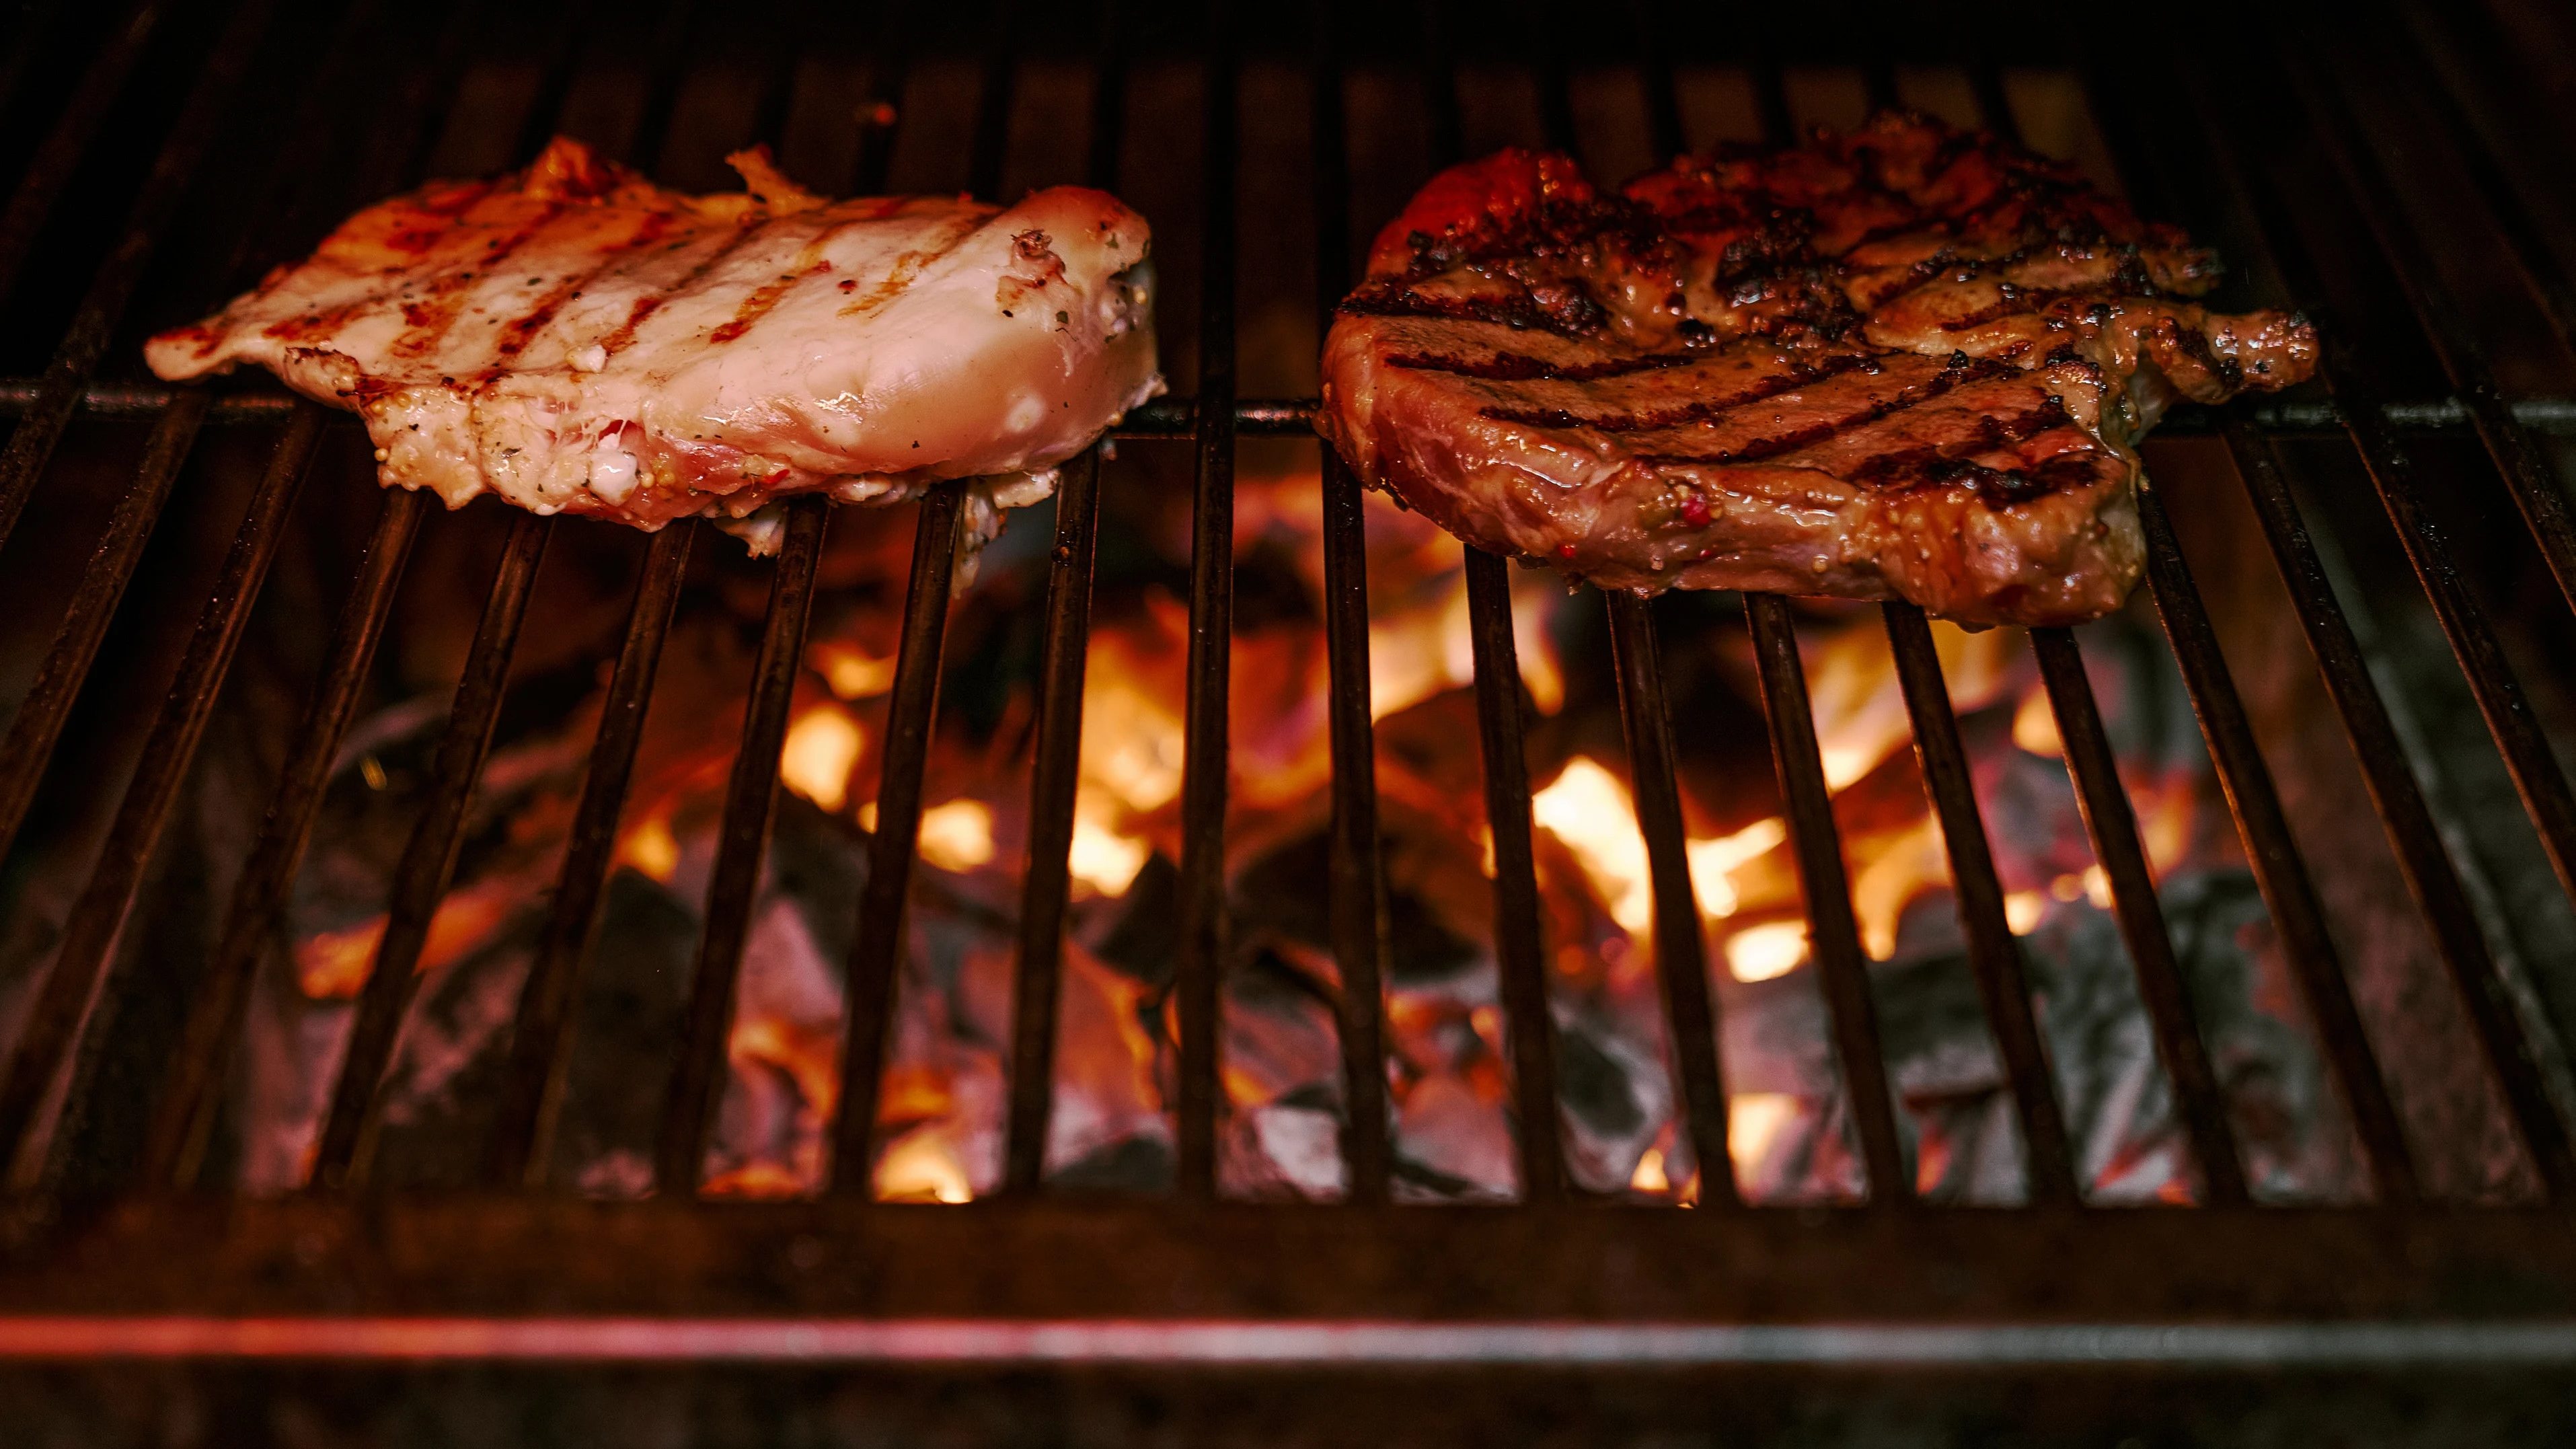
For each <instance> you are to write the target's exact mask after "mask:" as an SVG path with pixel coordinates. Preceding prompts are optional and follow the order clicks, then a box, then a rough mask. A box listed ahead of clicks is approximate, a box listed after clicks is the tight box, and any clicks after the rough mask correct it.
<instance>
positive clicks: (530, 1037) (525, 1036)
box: [484, 0, 796, 1186]
mask: <svg viewBox="0 0 2576 1449" xmlns="http://www.w3.org/2000/svg"><path fill="white" fill-rule="evenodd" d="M690 13H693V5H690V0H677V3H675V5H672V8H670V10H667V13H665V18H662V26H659V31H657V36H654V49H652V54H654V64H652V77H649V83H647V88H644V111H641V119H639V121H636V129H634V134H631V137H629V139H626V157H629V160H631V162H639V165H644V168H647V170H662V168H665V165H667V162H670V119H672V116H675V113H677V106H680V88H683V85H685V80H688V75H685V64H683V62H680V57H683V44H685V39H688V18H690ZM781 54H791V46H786V41H781V44H778V46H775V54H773V57H770V64H768V67H762V80H760V93H757V95H755V101H752V139H755V142H760V144H775V142H778V139H781V131H783V126H786V106H788V88H791V85H793V80H796V77H793V64H786V67H781V64H778V57H781ZM696 534H698V523H696V521H693V518H680V521H675V523H670V526H665V529H662V531H657V534H654V536H652V544H649V547H647V549H644V570H641V575H639V580H636V601H634V608H631V611H629V616H626V642H623V645H621V647H618V663H616V668H613V670H611V676H608V696H605V699H603V701H600V727H598V735H595V737H592V745H590V768H587V773H585V779H582V799H580V804H577V807H574V820H572V830H569V835H567V841H564V864H562V869H559V874H556V887H554V902H551V908H549V913H546V933H544V938H541V944H538V954H536V959H533V962H531V964H528V980H526V982H520V995H518V1011H515V1013H513V1026H510V1047H507V1052H510V1060H507V1067H505V1075H502V1085H500V1098H497V1109H495V1114H492V1129H489V1137H487V1140H484V1181H487V1183H492V1186H541V1183H544V1178H546V1160H549V1152H551V1145H554V1114H556V1109H559V1104H562V1091H564V1070H567V1065H569V1049H572V1016H574V1003H577V1000H580V990H582V975H585V969H587V964H590V951H592V944H595V938H598V928H600V905H603V900H605V887H608V871H611V869H616V835H618V822H621V817H623V815H626V792H629V784H631V779H634V763H636V750H639V748H641V743H644V717H647V712H649V706H652V683H654V673H657V670H659V665H662V645H665V642H667V637H670V621H672V611H675V606H677V598H680V583H683V578H685V575H688V549H690V544H693V541H696Z"/></svg>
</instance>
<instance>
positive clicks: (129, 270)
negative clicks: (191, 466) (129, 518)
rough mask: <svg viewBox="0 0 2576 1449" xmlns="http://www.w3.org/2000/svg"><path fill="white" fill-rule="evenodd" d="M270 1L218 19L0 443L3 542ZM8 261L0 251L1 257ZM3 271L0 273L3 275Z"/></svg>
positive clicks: (189, 175)
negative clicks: (220, 27) (65, 325)
mask: <svg viewBox="0 0 2576 1449" xmlns="http://www.w3.org/2000/svg"><path fill="white" fill-rule="evenodd" d="M274 8H275V7H274V3H273V0H251V3H249V4H247V5H244V6H243V7H242V8H241V9H240V10H239V11H236V12H235V13H234V15H233V17H232V20H231V21H230V22H229V23H228V24H227V25H226V26H225V27H224V33H223V38H222V39H221V40H220V41H219V42H217V44H216V46H215V49H214V51H213V52H212V53H211V54H210V55H209V56H208V57H207V61H206V66H205V69H204V70H203V71H201V72H199V74H198V78H197V83H196V84H195V85H194V86H192V87H190V88H189V91H188V100H187V103H186V105H185V106H184V107H182V108H181V110H180V112H179V118H178V120H177V121H175V122H173V123H172V126H171V130H170V139H169V140H168V141H167V142H165V143H164V144H163V145H162V148H161V152H160V154H159V155H158V156H157V157H156V158H154V160H153V163H152V172H151V175H150V176H148V177H147V178H146V179H145V180H144V183H143V187H142V189H141V190H140V191H138V192H137V193H136V194H135V197H134V201H133V204H132V205H131V206H130V207H129V208H128V210H127V212H126V216H125V228H124V231H123V232H122V233H121V234H119V236H118V238H117V242H116V246H115V248H114V249H113V250H111V251H110V252H109V253H108V256H107V260H106V261H105V262H103V263H101V264H100V265H99V269H98V272H97V274H96V275H95V276H94V277H92V278H91V280H90V285H89V291H88V292H87V293H86V294H85V295H84V296H83V297H82V298H81V304H80V310H79V311H78V312H76V313H75V314H73V317H72V324H71V326H70V328H69V329H67V330H66V331H65V332H64V334H63V339H62V341H61V342H60V343H58V344H57V345H56V346H55V348H54V355H53V360H52V361H51V362H49V363H48V364H47V365H46V367H45V376H44V379H43V382H42V384H41V386H40V389H39V391H38V393H37V396H36V400H35V402H34V404H33V405H31V406H30V407H29V408H28V409H27V412H26V415H25V416H24V417H22V418H20V419H19V422H18V427H17V430H16V431H15V432H12V433H11V434H10V435H9V444H8V447H7V448H6V449H5V450H0V543H5V542H7V541H8V538H9V534H10V532H11V530H13V529H14V528H16V527H17V523H18V514H19V512H20V510H22V509H24V508H25V507H26V505H27V499H28V497H29V496H30V495H31V494H33V493H34V492H35V489H36V480H37V479H38V478H39V477H41V476H43V474H44V471H45V464H46V463H48V462H49V461H51V460H52V458H53V456H54V445H55V444H56V443H58V442H60V441H61V440H62V436H63V430H64V429H65V428H66V427H69V426H70V425H71V420H72V414H73V413H74V412H75V411H76V410H78V409H79V407H80V403H81V392H82V389H83V386H84V385H85V384H86V383H87V382H88V381H89V379H90V374H92V373H93V372H96V371H97V370H98V364H99V361H100V359H101V358H103V357H105V356H106V355H107V344H108V339H109V334H110V333H111V332H112V331H113V330H114V328H115V326H116V323H117V320H118V319H119V318H121V317H123V316H124V315H125V307H126V304H127V303H128V302H131V301H132V300H133V299H134V292H135V289H136V288H137V287H139V286H141V285H142V283H143V273H144V269H145V268H146V267H148V266H149V265H151V261H152V252H153V248H154V246H155V245H156V244H157V243H158V242H159V241H160V234H161V232H162V231H163V230H164V229H166V228H167V227H168V226H169V225H170V222H171V220H172V219H173V218H174V217H175V216H176V215H177V213H178V210H179V203H180V201H181V200H182V199H184V197H185V196H186V194H187V191H188V184H189V182H190V181H192V180H193V179H194V178H195V176H196V174H197V167H198V165H199V164H200V163H202V162H203V161H204V160H205V157H206V151H207V148H208V146H209V145H210V144H211V143H212V141H213V139H214V132H215V129H216V125H217V123H218V122H219V121H220V120H221V119H222V118H223V115H224V112H225V111H226V109H228V108H229V107H230V105H231V104H232V99H233V93H234V92H235V91H236V90H238V89H239V88H240V86H241V82H242V79H243V77H244V76H245V75H246V74H247V73H248V71H249V69H250V61H251V57H252V55H253V54H254V53H255V51H256V49H257V45H258V41H259V38H260V36H261V34H262V32H264V31H265V30H267V28H268V17H269V14H270V12H271V10H273V9H274ZM6 260H7V259H6V258H0V262H5V261H6ZM5 280H6V278H5V277H0V281H5ZM0 295H5V292H0Z"/></svg>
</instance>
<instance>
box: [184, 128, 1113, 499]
mask: <svg viewBox="0 0 2576 1449" xmlns="http://www.w3.org/2000/svg"><path fill="white" fill-rule="evenodd" d="M731 159H732V161H733V164H734V166H735V168H736V169H737V170H739V171H740V172H741V173H742V176H743V179H744V181H745V182H746V183H748V186H749V191H748V193H747V194H732V195H714V196H686V195H682V194H679V193H676V192H671V191H666V190H662V189H660V188H658V187H655V186H653V185H652V184H650V183H649V182H647V181H645V180H644V179H642V178H641V177H639V176H637V175H636V174H634V173H633V172H631V171H628V170H626V169H625V168H623V167H620V166H617V165H614V164H611V163H609V162H605V161H603V160H601V159H600V158H598V157H597V156H595V155H593V154H592V153H591V151H590V150H589V149H588V148H587V147H585V146H583V145H582V144H581V143H580V142H578V141H572V140H565V139H557V140H556V141H555V142H554V143H553V144H552V145H551V146H549V147H548V148H547V149H546V151H545V153H544V154H543V155H542V156H540V157H539V158H538V159H537V161H536V162H535V164H533V165H531V166H530V167H528V169H526V170H525V171H521V172H516V173H513V174H510V175H506V176H503V177H500V178H498V179H496V180H490V181H466V182H437V183H433V184H431V185H429V186H426V187H423V188H422V189H420V190H418V191H415V192H413V193H411V194H410V195H407V196H402V197H397V198H395V199H394V200H391V201H387V202H384V203H381V204H379V205H377V206H373V207H369V208H368V209H367V210H365V211H362V212H360V213H358V214H357V215H356V216H354V217H351V218H350V219H349V220H348V221H347V222H346V223H344V224H343V225H342V226H341V227H340V229H339V230H338V231H336V232H334V233H332V235H331V236H330V237H329V239H327V240H325V241H324V242H323V243H322V246H321V249H320V250H319V251H317V252H315V253H314V254H313V256H312V257H310V258H308V259H307V260H305V261H303V262H301V263H298V264H296V265H294V266H289V267H281V268H279V269H278V270H277V271H275V272H273V273H271V274H270V275H269V277H268V278H267V280H266V281H265V282H263V283H262V284H261V285H260V287H259V288H258V290H256V291H253V292H251V293H249V294H247V295H245V296H243V297H241V298H239V299H238V300H236V301H235V302H233V304H232V305H231V306H229V307H227V308H225V309H224V310H223V311H222V312H221V313H220V314H218V315H216V316H215V317H213V318H210V319H208V320H207V321H205V322H202V323H198V324H196V325H194V326H190V327H182V328H178V329H176V330H175V331H171V332H166V333H163V334H162V335H160V336H158V337H155V338H153V339H152V340H151V342H150V344H149V345H148V347H147V349H146V355H147V358H148V360H149V362H150V363H151V366H152V370H153V371H154V372H156V373H158V374H160V375H161V376H162V377H164V378H168V379H172V380H178V379H183V378H193V377H198V376H202V375H204V374H207V373H212V372H222V371H226V370H229V369H230V368H232V367H233V366H234V365H236V364H238V363H240V362H244V361H248V362H254V363H258V364H260V365H261V366H264V367H267V368H268V369H270V370H271V371H273V372H275V373H276V374H277V375H278V376H279V377H280V378H282V379H283V380H284V381H285V382H286V384H287V385H288V386H289V387H292V388H294V389H295V390H296V391H298V392H300V393H303V394H304V395H306V396H307V397H311V398H314V399H316V400H318V401H321V402H325V403H330V404H333V405H335V406H339V407H346V408H351V409H354V410H356V411H357V412H358V413H359V414H360V415H361V416H362V417H364V418H365V420H366V424H367V431H368V433H369V434H370V435H371V436H372V437H373V438H374V439H375V443H376V447H377V454H376V456H377V458H378V459H380V460H381V461H382V464H383V467H382V470H381V472H382V478H383V481H384V482H385V483H386V484H388V485H400V486H402V487H406V488H428V489H430V490H432V491H434V492H436V493H437V494H438V495H439V497H440V498H442V499H444V500H445V501H446V502H447V504H448V506H449V507H451V508H454V507H460V506H462V505H463V504H464V503H466V502H467V501H468V500H469V499H472V498H474V497H476V496H477V495H479V494H483V493H487V492H488V493H494V494H498V495H499V496H501V497H502V498H505V499H507V500H509V501H510V502H512V503H514V504H517V505H518V506H519V507H522V508H526V509H530V510H532V511H534V512H537V513H548V514H550V513H557V512H563V513H578V514H588V515H592V516H595V517H601V518H610V519H615V520H617V521H619V522H622V523H628V524H633V525H635V526H637V527H641V528H646V529H653V528H659V527H660V526H662V525H663V524H664V523H667V522H668V521H670V520H671V519H674V518H683V517H688V516H692V515H706V516H710V517H715V518H717V519H719V520H742V519H746V518H749V517H751V516H752V515H754V514H755V513H757V512H758V510H759V509H760V508H761V507H762V505H764V504H765V503H767V502H768V501H769V500H771V499H773V498H777V497H780V496H782V495H786V494H795V493H810V492H816V491H826V492H829V493H830V494H831V495H832V496H833V497H835V498H837V499H840V500H842V501H844V502H853V503H859V502H871V501H880V500H893V499H898V498H903V497H909V496H911V495H913V494H915V493H917V492H919V491H920V490H921V489H922V488H923V487H925V486H927V485H928V484H930V483H932V482H935V481H937V480H941V479H950V478H968V477H972V478H977V479H979V480H982V481H981V482H980V483H979V484H978V485H977V487H978V493H977V498H978V499H979V500H980V502H981V504H982V506H980V507H970V509H969V515H970V519H972V520H973V522H974V523H975V524H977V525H978V526H979V527H980V528H981V529H982V530H983V531H984V532H986V533H988V534H989V533H990V532H991V531H993V530H994V529H995V528H997V527H998V524H997V523H996V521H995V508H996V507H999V506H1008V505H1011V504H1015V503H1025V502H1033V501H1035V500H1036V499H1038V498H1042V497H1044V496H1046V494H1047V492H1048V491H1050V489H1051V487H1052V483H1053V476H1054V475H1053V472H1052V470H1053V469H1054V467H1055V466H1056V465H1057V464H1058V463H1060V462H1062V461H1063V460H1064V459H1066V458H1068V457H1071V456H1072V455H1073V454H1075V453H1076V452H1079V451H1080V450H1081V449H1082V448H1084V447H1085V446H1087V445H1088V444H1089V443H1090V442H1091V441H1092V439H1094V438H1096V437H1097V436H1099V434H1100V433H1101V431H1102V430H1103V429H1105V428H1107V427H1108V426H1110V425H1111V424H1112V423H1114V422H1115V421H1117V419H1118V418H1119V417H1120V416H1121V415H1122V414H1123V413H1125V412H1126V411H1127V410H1128V409H1129V408H1132V407H1134V406H1136V405H1137V404H1138V403H1141V402H1143V401H1144V400H1145V399H1147V398H1149V397H1151V396H1153V395H1154V394H1156V393H1158V392H1160V391H1161V390H1162V380H1161V378H1160V377H1159V376H1158V375H1157V373H1156V372H1155V359H1154V330H1153V313H1152V269H1151V264H1150V262H1149V261H1148V253H1149V249H1150V246H1151V240H1152V238H1151V233H1150V231H1149V230H1148V228H1147V227H1146V225H1145V221H1144V219H1143V218H1142V217H1139V216H1138V215H1137V214H1136V213H1134V212H1133V211H1130V210H1128V209H1127V208H1126V207H1125V206H1124V205H1122V204H1120V203H1119V202H1118V201H1117V200H1116V199H1115V198H1113V197H1111V196H1108V195H1106V194H1104V193H1102V192H1098V191H1089V190H1084V189H1081V188H1077V187H1057V188H1053V189H1051V190H1046V191H1040V192H1037V193H1035V194H1033V195H1031V196H1030V197H1029V198H1028V199H1026V200H1024V201H1022V202H1020V203H1019V204H1018V205H1016V206H1012V207H1009V208H1007V209H1005V208H1002V207H997V206H991V205H987V204H984V203H981V202H976V201H970V200H967V199H965V198H963V197H880V198H869V199H863V200H855V201H838V202H833V201H826V200H824V199H823V198H821V197H818V196H814V195H812V194H810V193H807V192H805V191H803V190H801V189H799V188H798V187H796V186H795V185H794V184H793V183H792V182H789V181H788V180H786V178H784V177H783V176H781V175H780V174H779V173H778V172H777V170H776V169H775V168H774V167H773V166H772V165H771V164H770V162H769V158H768V155H767V153H766V152H765V151H752V152H745V153H743V154H741V155H737V156H735V157H733V158H731ZM753 532H754V538H755V541H754V547H755V549H757V548H759V547H760V542H759V539H758V536H757V535H758V533H759V530H754V531H753Z"/></svg>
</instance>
